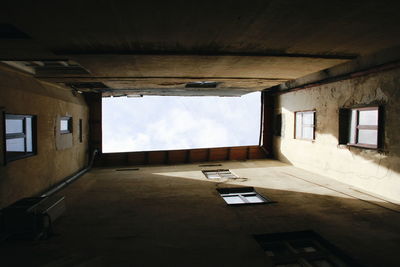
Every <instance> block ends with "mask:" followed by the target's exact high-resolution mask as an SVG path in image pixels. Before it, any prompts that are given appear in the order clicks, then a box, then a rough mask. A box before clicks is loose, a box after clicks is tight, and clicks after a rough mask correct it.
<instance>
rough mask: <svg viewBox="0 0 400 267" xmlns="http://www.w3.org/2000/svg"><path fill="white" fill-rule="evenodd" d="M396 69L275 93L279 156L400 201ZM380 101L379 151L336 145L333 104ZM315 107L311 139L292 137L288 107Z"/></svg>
mask: <svg viewBox="0 0 400 267" xmlns="http://www.w3.org/2000/svg"><path fill="white" fill-rule="evenodd" d="M399 87H400V69H395V70H391V71H385V72H380V73H377V74H373V75H368V76H363V77H358V78H354V79H348V80H342V81H338V82H334V83H330V84H326V85H321V86H317V87H313V88H309V89H305V90H300V91H294V92H290V93H286V94H282V95H280V96H277V99H276V109H275V114H278V113H280V112H281V113H282V121H283V123H282V136H281V137H275V138H274V150H275V155H276V157H277V158H278V159H279V160H282V161H284V162H289V163H292V164H293V165H295V166H298V167H301V168H304V169H306V170H310V171H313V172H316V173H319V174H322V175H325V176H329V177H332V178H335V179H337V180H340V181H342V182H345V183H347V184H350V185H353V186H356V187H358V188H361V189H364V190H367V191H370V192H373V193H375V194H379V195H382V196H384V197H387V198H389V199H392V200H396V201H400V135H399V132H400V119H399V114H400V105H399V101H400V88H399ZM371 103H377V104H382V105H384V108H385V112H384V120H385V127H384V148H383V151H377V150H369V149H362V148H356V147H348V146H345V145H338V133H339V129H338V126H339V122H338V117H339V108H341V107H351V106H353V105H364V104H365V105H366V104H371ZM301 110H316V132H315V133H316V135H315V140H314V141H304V140H296V139H294V112H295V111H301Z"/></svg>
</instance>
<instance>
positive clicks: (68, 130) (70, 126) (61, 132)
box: [59, 116, 72, 134]
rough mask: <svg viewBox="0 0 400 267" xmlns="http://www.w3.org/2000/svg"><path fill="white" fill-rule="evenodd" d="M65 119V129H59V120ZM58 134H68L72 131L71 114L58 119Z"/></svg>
mask: <svg viewBox="0 0 400 267" xmlns="http://www.w3.org/2000/svg"><path fill="white" fill-rule="evenodd" d="M63 120H66V121H67V124H68V129H67V130H61V121H63ZM59 127H60V134H70V133H72V116H62V117H60V120H59Z"/></svg>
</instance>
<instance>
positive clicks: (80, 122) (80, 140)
mask: <svg viewBox="0 0 400 267" xmlns="http://www.w3.org/2000/svg"><path fill="white" fill-rule="evenodd" d="M82 142H83V127H82V119H79V143H82Z"/></svg>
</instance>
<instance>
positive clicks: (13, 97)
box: [0, 67, 88, 208]
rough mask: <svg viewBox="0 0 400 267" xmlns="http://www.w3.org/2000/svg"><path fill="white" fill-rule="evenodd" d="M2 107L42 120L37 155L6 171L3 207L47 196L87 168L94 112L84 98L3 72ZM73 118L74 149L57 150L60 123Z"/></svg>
mask: <svg viewBox="0 0 400 267" xmlns="http://www.w3.org/2000/svg"><path fill="white" fill-rule="evenodd" d="M0 107H2V108H3V110H4V112H6V113H10V114H29V115H36V116H37V155H34V156H31V157H28V158H24V159H19V160H16V161H12V162H8V163H7V164H6V165H1V166H0V208H1V207H4V206H7V205H9V204H11V203H12V202H14V201H16V200H18V199H20V198H23V197H31V196H33V195H35V194H37V193H40V192H42V191H43V190H45V189H47V188H49V187H50V186H52V185H54V184H56V183H57V182H59V181H60V180H62V179H63V178H65V177H66V176H68V175H71V174H73V173H75V172H76V171H78V170H80V169H82V168H83V167H84V166H85V165H86V164H87V146H88V145H87V144H88V107H87V105H86V103H85V101H84V99H83V97H82V96H81V95H78V96H74V95H72V93H71V91H70V90H67V89H64V88H62V87H56V86H53V85H51V84H49V83H43V82H40V81H38V80H37V79H35V78H32V77H31V76H30V75H25V74H21V73H19V72H17V71H13V70H11V69H8V68H5V67H0ZM67 114H68V115H71V116H72V117H73V133H72V146H71V147H69V148H65V149H63V150H56V141H57V140H56V136H58V133H57V131H58V129H59V128H58V127H57V126H58V125H57V123H59V120H58V118H59V116H65V115H67ZM79 119H82V120H83V141H82V142H80V140H79ZM1 146H3V139H2V140H1ZM1 149H3V148H1ZM1 149H0V151H1Z"/></svg>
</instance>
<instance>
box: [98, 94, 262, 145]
mask: <svg viewBox="0 0 400 267" xmlns="http://www.w3.org/2000/svg"><path fill="white" fill-rule="evenodd" d="M259 127H260V93H258V92H257V93H252V94H248V95H245V96H242V97H240V98H221V97H144V98H105V99H103V151H104V152H126V151H146V150H166V149H187V148H202V147H203V148H204V147H222V146H239V145H255V144H258V138H259Z"/></svg>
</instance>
